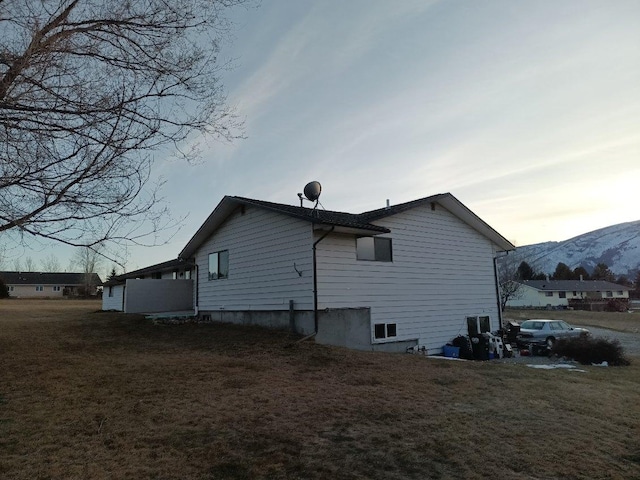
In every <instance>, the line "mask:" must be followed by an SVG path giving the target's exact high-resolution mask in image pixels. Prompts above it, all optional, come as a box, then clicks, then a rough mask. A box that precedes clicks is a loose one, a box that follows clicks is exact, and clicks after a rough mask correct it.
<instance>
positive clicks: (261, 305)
mask: <svg viewBox="0 0 640 480" xmlns="http://www.w3.org/2000/svg"><path fill="white" fill-rule="evenodd" d="M243 212H244V213H243ZM311 247H312V228H311V224H309V223H308V222H305V221H303V220H298V219H295V218H291V217H287V216H284V215H281V214H278V213H274V212H270V211H268V210H264V209H260V208H254V207H245V208H244V209H241V208H238V209H237V210H236V211H235V212H234V213H233V214H232V215H231V216H230V217H229V218H227V220H226V221H225V222H224V223H223V224H222V225H221V226H220V228H219V229H218V230H217V231H216V232H215V233H214V234H213V235H212V236H211V237H210V238H209V239H208V240H207V241H206V242H205V243H203V244H202V245H201V246H200V247H199V248H198V250H197V251H196V253H195V261H196V264H197V265H198V269H197V272H198V290H199V292H198V295H199V298H198V307H199V310H200V311H202V312H206V311H215V310H227V311H234V310H238V311H241V310H288V309H289V300H293V301H294V305H295V308H296V310H307V309H312V308H313V270H312V268H313V265H312V251H311ZM222 250H228V251H229V276H228V278H221V279H217V280H209V279H208V267H209V254H210V253H215V252H218V251H222ZM294 264H295V268H294ZM296 269H297V270H298V271H299V272H302V275H301V276H299V275H298V273H297V272H296Z"/></svg>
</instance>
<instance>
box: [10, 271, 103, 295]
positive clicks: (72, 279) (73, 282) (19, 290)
mask: <svg viewBox="0 0 640 480" xmlns="http://www.w3.org/2000/svg"><path fill="white" fill-rule="evenodd" d="M0 279H2V280H3V281H4V283H5V285H6V286H7V289H8V290H9V296H10V297H15V298H54V297H63V296H71V297H73V296H77V295H96V294H97V290H98V286H100V285H102V280H101V279H100V277H99V276H98V274H97V273H91V274H88V275H87V274H85V273H66V272H63V273H50V272H0Z"/></svg>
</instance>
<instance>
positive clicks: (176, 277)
mask: <svg viewBox="0 0 640 480" xmlns="http://www.w3.org/2000/svg"><path fill="white" fill-rule="evenodd" d="M171 278H173V279H174V280H177V279H178V271H177V270H174V271H173V273H172V274H171Z"/></svg>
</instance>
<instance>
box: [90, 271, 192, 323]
mask: <svg viewBox="0 0 640 480" xmlns="http://www.w3.org/2000/svg"><path fill="white" fill-rule="evenodd" d="M193 268H194V265H193V263H191V262H185V261H183V260H170V261H168V262H163V263H158V264H157V265H152V266H150V267H146V268H141V269H139V270H135V271H133V272H129V273H124V274H122V275H116V276H115V277H113V278H111V279H109V280H107V281H106V282H105V283H104V284H103V288H104V290H103V293H102V309H103V310H118V311H122V312H126V313H154V312H164V311H176V310H193V298H194V293H193V281H192V280H191V276H192V272H193ZM142 280H153V282H149V281H142Z"/></svg>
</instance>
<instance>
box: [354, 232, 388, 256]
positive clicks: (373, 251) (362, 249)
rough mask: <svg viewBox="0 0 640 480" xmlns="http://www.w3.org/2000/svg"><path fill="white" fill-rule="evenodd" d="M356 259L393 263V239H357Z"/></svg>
mask: <svg viewBox="0 0 640 480" xmlns="http://www.w3.org/2000/svg"><path fill="white" fill-rule="evenodd" d="M356 258H357V259H358V260H371V261H375V262H392V261H393V255H392V252H391V239H390V238H384V237H359V238H356Z"/></svg>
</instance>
